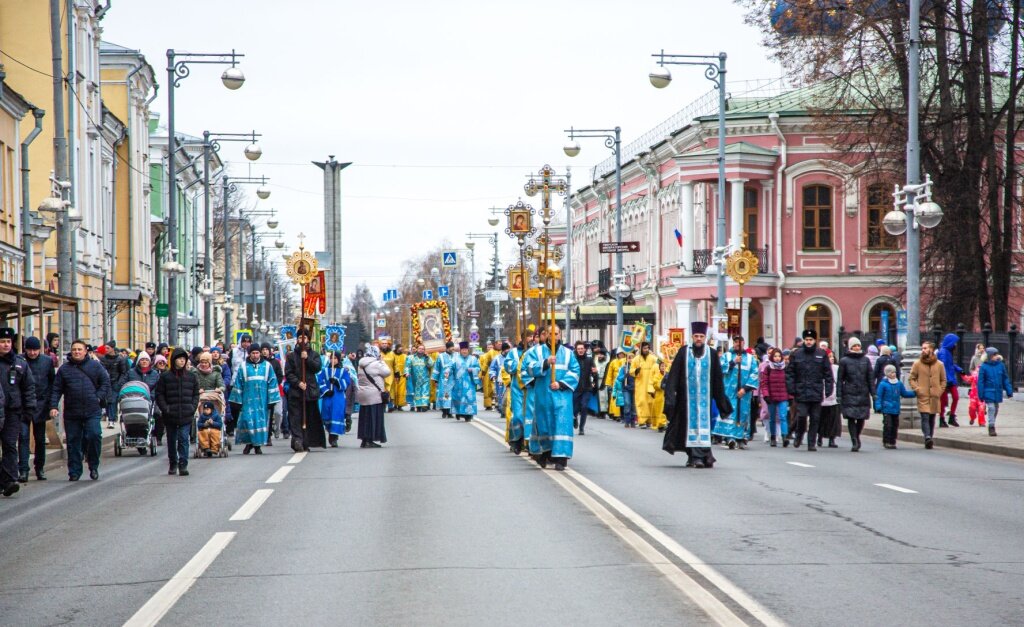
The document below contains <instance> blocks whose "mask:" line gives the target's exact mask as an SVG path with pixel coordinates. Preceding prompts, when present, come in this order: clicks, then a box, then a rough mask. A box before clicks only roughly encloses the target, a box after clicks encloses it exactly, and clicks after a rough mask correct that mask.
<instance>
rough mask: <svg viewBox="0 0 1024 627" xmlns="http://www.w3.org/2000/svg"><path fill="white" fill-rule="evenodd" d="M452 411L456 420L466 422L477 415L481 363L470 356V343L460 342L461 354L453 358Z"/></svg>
mask: <svg viewBox="0 0 1024 627" xmlns="http://www.w3.org/2000/svg"><path fill="white" fill-rule="evenodd" d="M452 363H453V364H454V366H453V373H452V374H453V378H454V380H455V382H454V383H453V385H452V411H453V412H455V418H456V419H459V418H462V419H463V420H465V421H466V422H469V421H470V420H472V419H473V416H475V415H476V388H477V383H479V381H480V362H479V361H477V358H476V357H474V356H473V355H470V354H469V342H459V352H458V354H456V355H454V356H453V357H452Z"/></svg>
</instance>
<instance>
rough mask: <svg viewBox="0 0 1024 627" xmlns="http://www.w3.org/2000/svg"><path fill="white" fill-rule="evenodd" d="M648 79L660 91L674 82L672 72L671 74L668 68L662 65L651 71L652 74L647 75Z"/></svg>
mask: <svg viewBox="0 0 1024 627" xmlns="http://www.w3.org/2000/svg"><path fill="white" fill-rule="evenodd" d="M647 78H649V79H650V80H651V85H654V86H655V87H657V88H658V89H664V88H665V87H668V85H669V83H671V82H672V72H670V71H669V69H668V68H667V67H665V66H663V65H661V66H658V67H656V68H654V69H653V70H651V73H650V74H648V75H647Z"/></svg>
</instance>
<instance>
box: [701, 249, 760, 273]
mask: <svg viewBox="0 0 1024 627" xmlns="http://www.w3.org/2000/svg"><path fill="white" fill-rule="evenodd" d="M711 252H712V251H711V249H710V248H701V249H697V250H694V251H693V273H694V274H704V270H706V269H707V267H708V266H709V265H711V261H712V259H711ZM751 252H753V253H754V255H756V256H757V271H758V272H759V273H766V272H768V271H769V268H768V247H767V246H765V247H764V248H752V249H751Z"/></svg>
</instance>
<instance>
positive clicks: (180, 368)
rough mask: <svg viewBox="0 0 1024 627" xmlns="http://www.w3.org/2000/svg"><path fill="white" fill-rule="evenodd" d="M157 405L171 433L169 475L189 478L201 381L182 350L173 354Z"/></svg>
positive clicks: (158, 387)
mask: <svg viewBox="0 0 1024 627" xmlns="http://www.w3.org/2000/svg"><path fill="white" fill-rule="evenodd" d="M156 404H157V406H158V407H159V408H160V414H161V415H162V416H163V420H164V428H166V429H167V461H168V462H169V466H168V469H167V474H169V475H174V474H177V475H179V476H182V477H187V476H188V451H189V443H190V439H191V437H192V421H193V420H195V418H196V411H197V410H198V409H199V379H198V378H197V377H196V375H195V372H194V371H193V370H192V369H191V368H189V354H188V353H187V352H185V349H183V348H181V347H178V348H175V349H174V352H173V353H171V368H170V370H168V371H167V372H165V373H163V374H162V375H160V379H159V380H158V381H157V383H156Z"/></svg>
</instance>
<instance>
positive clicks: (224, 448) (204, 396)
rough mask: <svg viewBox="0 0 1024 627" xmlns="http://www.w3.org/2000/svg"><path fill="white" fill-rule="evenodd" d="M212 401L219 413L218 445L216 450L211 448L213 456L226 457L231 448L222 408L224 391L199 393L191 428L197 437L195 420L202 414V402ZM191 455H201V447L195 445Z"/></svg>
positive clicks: (223, 407) (197, 457) (198, 456)
mask: <svg viewBox="0 0 1024 627" xmlns="http://www.w3.org/2000/svg"><path fill="white" fill-rule="evenodd" d="M207 402H209V403H213V406H214V407H216V408H217V411H218V412H219V413H220V445H219V447H218V448H217V449H216V450H213V449H211V450H212V452H213V456H214V457H227V456H228V451H230V450H231V442H230V440H229V439H228V435H227V427H226V426H225V418H224V409H225V405H226V403H225V402H224V393H223V392H221V391H220V390H205V391H203V392H200V393H199V408H200V409H199V410H198V412H197V414H196V419H195V420H193V421H192V428H193V429H194V430H195V431H196V436H197V439H198V431H199V429H198V426H197V424H196V423H197V421H198V420H199V418H200V417H201V416H202V407H203V403H207ZM193 457H195V458H196V459H199V458H200V457H203V451H202V447H200V446H196V447H195V452H194V453H193Z"/></svg>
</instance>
